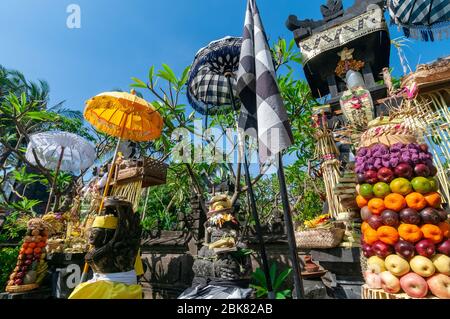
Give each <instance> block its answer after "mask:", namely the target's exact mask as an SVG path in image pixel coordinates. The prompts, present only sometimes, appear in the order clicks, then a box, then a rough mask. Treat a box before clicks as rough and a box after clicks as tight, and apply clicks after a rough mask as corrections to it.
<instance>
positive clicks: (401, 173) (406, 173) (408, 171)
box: [394, 162, 413, 179]
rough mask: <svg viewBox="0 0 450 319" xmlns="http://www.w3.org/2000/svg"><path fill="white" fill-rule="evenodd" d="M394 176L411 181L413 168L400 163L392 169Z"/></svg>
mask: <svg viewBox="0 0 450 319" xmlns="http://www.w3.org/2000/svg"><path fill="white" fill-rule="evenodd" d="M394 173H395V175H397V176H398V177H404V178H406V179H411V177H412V176H413V168H412V167H411V165H409V164H408V163H405V162H403V163H400V164H398V165H397V166H396V167H395V169H394Z"/></svg>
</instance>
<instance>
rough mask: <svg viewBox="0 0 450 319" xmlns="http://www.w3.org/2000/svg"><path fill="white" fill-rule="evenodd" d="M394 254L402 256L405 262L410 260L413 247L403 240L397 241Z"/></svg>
mask: <svg viewBox="0 0 450 319" xmlns="http://www.w3.org/2000/svg"><path fill="white" fill-rule="evenodd" d="M394 248H395V252H396V253H397V255H400V256H402V257H403V258H405V259H406V260H408V259H410V258H412V257H413V256H414V251H415V247H414V245H413V244H411V243H409V242H407V241H405V240H399V241H398V242H397V243H396V244H395V247H394Z"/></svg>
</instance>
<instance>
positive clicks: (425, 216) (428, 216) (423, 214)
mask: <svg viewBox="0 0 450 319" xmlns="http://www.w3.org/2000/svg"><path fill="white" fill-rule="evenodd" d="M420 218H421V219H422V222H423V223H424V224H433V225H437V224H439V223H440V222H441V216H440V215H439V213H438V211H437V210H436V209H434V208H433V207H426V208H424V209H422V210H421V211H420Z"/></svg>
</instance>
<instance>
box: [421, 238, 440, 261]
mask: <svg viewBox="0 0 450 319" xmlns="http://www.w3.org/2000/svg"><path fill="white" fill-rule="evenodd" d="M416 251H417V253H418V254H419V255H421V256H424V257H427V258H431V256H433V255H434V254H435V253H436V250H435V247H434V243H433V242H432V241H431V240H430V239H422V240H421V241H419V242H418V243H417V244H416Z"/></svg>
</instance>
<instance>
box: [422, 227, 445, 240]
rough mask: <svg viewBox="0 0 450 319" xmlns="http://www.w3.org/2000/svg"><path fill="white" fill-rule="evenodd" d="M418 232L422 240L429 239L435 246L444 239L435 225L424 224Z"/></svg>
mask: <svg viewBox="0 0 450 319" xmlns="http://www.w3.org/2000/svg"><path fill="white" fill-rule="evenodd" d="M420 230H421V231H422V233H423V237H424V238H426V239H430V240H431V241H432V242H433V243H435V244H438V243H440V242H441V241H442V239H443V238H444V236H443V235H442V231H441V229H440V228H439V227H438V226H436V225H432V224H425V225H423V226H422V227H420Z"/></svg>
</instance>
